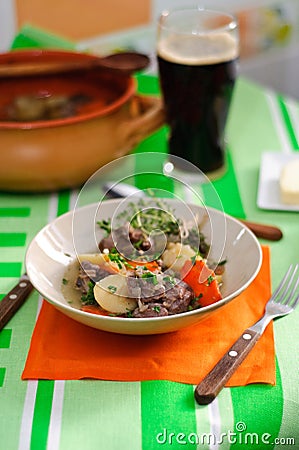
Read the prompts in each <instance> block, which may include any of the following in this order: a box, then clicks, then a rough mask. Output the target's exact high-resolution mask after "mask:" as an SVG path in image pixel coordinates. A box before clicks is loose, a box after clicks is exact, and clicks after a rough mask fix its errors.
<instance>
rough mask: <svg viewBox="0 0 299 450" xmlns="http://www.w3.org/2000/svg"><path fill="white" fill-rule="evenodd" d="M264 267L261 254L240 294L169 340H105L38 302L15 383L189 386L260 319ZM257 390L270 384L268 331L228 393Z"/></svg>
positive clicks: (266, 285) (266, 288)
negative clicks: (46, 381)
mask: <svg viewBox="0 0 299 450" xmlns="http://www.w3.org/2000/svg"><path fill="white" fill-rule="evenodd" d="M269 260H270V255H269V249H268V247H263V264H262V268H261V270H260V272H259V274H258V276H257V277H256V279H255V280H254V282H253V283H252V284H251V285H250V286H249V287H248V288H247V289H246V291H245V292H244V293H242V294H241V295H240V296H239V297H237V298H236V299H234V300H233V301H232V302H231V303H229V304H227V305H225V306H224V307H223V308H221V309H220V310H219V311H217V312H215V313H214V315H213V316H212V317H209V318H207V319H205V320H204V321H203V322H201V323H199V324H197V325H194V326H191V327H188V328H185V329H183V330H180V331H178V332H175V333H168V334H163V335H155V336H128V335H120V334H113V333H107V332H104V331H99V330H96V329H93V328H90V327H87V326H85V325H82V324H80V323H78V322H76V321H74V320H72V319H70V318H68V317H66V316H64V315H63V314H62V313H60V312H59V311H57V310H56V309H55V308H54V307H53V306H52V305H50V304H49V303H47V302H44V303H43V306H42V309H41V312H40V314H39V317H38V320H37V323H36V327H35V330H34V333H33V336H32V340H31V346H30V350H29V354H28V357H27V361H26V365H25V368H24V371H23V374H22V379H40V378H43V379H55V380H56V379H64V380H68V379H72V380H73V379H81V378H96V379H103V380H117V381H141V380H153V379H155V380H171V381H177V382H182V383H190V384H196V383H198V382H199V381H200V380H201V379H202V378H203V377H204V376H205V375H206V374H207V373H208V371H209V370H210V369H211V368H212V367H213V366H214V365H215V363H216V362H217V361H218V360H219V359H220V357H221V356H222V355H223V354H224V353H225V351H227V350H228V348H229V347H230V346H231V345H232V344H233V342H234V341H235V340H236V339H237V338H238V337H239V335H240V334H241V333H242V331H244V329H245V328H247V327H249V326H250V325H252V324H253V323H254V322H256V320H258V318H260V316H261V315H262V314H263V311H264V307H265V303H266V302H267V300H268V299H269V297H270V286H271V284H270V264H269ZM244 264H246V259H245V260H244ZM124 320H125V319H124ZM136 320H138V319H136ZM256 382H262V383H270V384H275V362H274V343H273V326H272V324H270V325H269V326H268V327H267V329H266V331H265V333H264V335H263V336H262V337H261V339H260V340H259V342H258V343H257V344H256V346H255V347H254V349H253V350H252V351H251V353H250V354H249V355H248V357H247V358H246V359H245V360H244V362H243V363H242V364H241V366H240V367H239V368H238V370H237V371H236V372H235V374H234V375H233V377H232V378H231V379H230V381H229V382H228V383H227V386H242V385H245V384H248V383H256Z"/></svg>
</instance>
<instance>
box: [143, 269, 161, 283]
mask: <svg viewBox="0 0 299 450" xmlns="http://www.w3.org/2000/svg"><path fill="white" fill-rule="evenodd" d="M141 278H147V279H148V280H149V281H150V282H151V283H153V284H154V285H155V286H156V285H157V284H158V278H157V275H156V274H154V273H152V272H150V271H148V272H144V273H143V274H142V275H141Z"/></svg>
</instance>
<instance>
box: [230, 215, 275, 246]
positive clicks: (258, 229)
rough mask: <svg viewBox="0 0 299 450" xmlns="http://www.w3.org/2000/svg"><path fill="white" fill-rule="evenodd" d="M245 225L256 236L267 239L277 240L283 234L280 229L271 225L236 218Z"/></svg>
mask: <svg viewBox="0 0 299 450" xmlns="http://www.w3.org/2000/svg"><path fill="white" fill-rule="evenodd" d="M238 220H239V221H240V222H242V223H243V224H244V225H246V226H247V227H248V228H249V229H250V230H251V231H252V232H253V233H254V234H255V235H256V236H257V237H259V238H263V239H267V240H269V241H279V240H280V239H281V238H282V236H283V234H282V231H281V230H280V229H279V228H277V227H274V226H272V225H265V224H261V223H254V222H249V221H248V220H243V219H238Z"/></svg>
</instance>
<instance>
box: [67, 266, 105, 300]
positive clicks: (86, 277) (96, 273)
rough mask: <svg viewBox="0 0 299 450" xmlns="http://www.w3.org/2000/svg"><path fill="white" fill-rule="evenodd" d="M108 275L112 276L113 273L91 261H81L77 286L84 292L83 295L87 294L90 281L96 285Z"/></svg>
mask: <svg viewBox="0 0 299 450" xmlns="http://www.w3.org/2000/svg"><path fill="white" fill-rule="evenodd" d="M108 275H111V272H108V271H107V270H105V269H103V268H102V267H101V266H99V265H97V264H92V263H91V262H89V261H81V263H80V267H79V275H78V277H77V279H76V283H75V286H76V288H77V289H79V290H80V291H81V292H82V294H87V292H88V289H89V282H90V280H92V281H93V282H94V283H96V282H97V281H100V280H102V279H103V278H105V277H107V276H108Z"/></svg>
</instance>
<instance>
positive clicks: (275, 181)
mask: <svg viewBox="0 0 299 450" xmlns="http://www.w3.org/2000/svg"><path fill="white" fill-rule="evenodd" d="M294 159H299V154H296V153H277V152H265V153H263V154H262V158H261V167H260V176H259V187H258V195H257V205H258V207H259V208H261V209H271V210H278V211H279V210H281V211H299V205H287V204H284V203H282V202H281V199H280V190H279V178H280V173H281V170H282V168H283V166H284V165H285V164H287V163H288V162H289V161H292V160H294Z"/></svg>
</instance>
